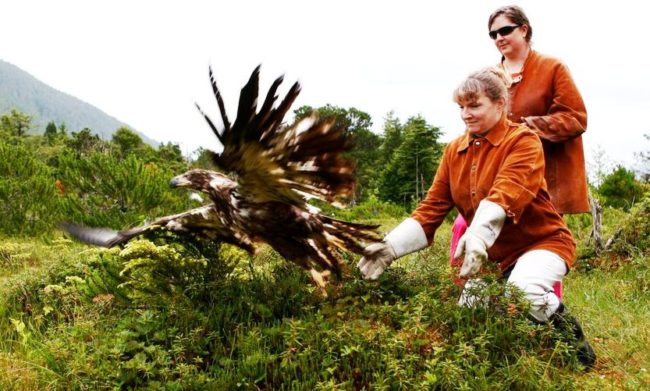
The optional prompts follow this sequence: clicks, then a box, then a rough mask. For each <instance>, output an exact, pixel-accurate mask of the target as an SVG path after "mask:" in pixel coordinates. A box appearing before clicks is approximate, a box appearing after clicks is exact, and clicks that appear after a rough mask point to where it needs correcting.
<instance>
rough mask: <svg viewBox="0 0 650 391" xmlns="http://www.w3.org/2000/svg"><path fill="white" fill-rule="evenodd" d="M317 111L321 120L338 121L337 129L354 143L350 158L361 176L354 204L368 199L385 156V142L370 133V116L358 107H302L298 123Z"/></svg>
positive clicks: (297, 118) (298, 115) (297, 110)
mask: <svg viewBox="0 0 650 391" xmlns="http://www.w3.org/2000/svg"><path fill="white" fill-rule="evenodd" d="M313 111H316V112H317V113H318V115H319V116H320V118H335V121H336V122H335V126H342V127H343V128H345V131H346V132H347V133H348V135H349V137H350V140H351V144H352V149H351V150H350V151H349V152H348V153H346V156H347V157H348V158H349V159H351V160H352V161H353V162H354V163H355V165H356V175H357V189H356V194H355V199H353V200H352V202H353V203H356V202H358V201H360V200H362V199H365V198H367V197H368V196H369V195H370V194H372V191H373V190H374V188H375V187H376V182H377V179H378V176H377V170H376V167H377V164H378V163H379V160H380V157H381V154H380V151H379V149H380V146H381V141H382V140H381V137H380V136H378V135H376V134H374V133H373V132H372V131H371V130H370V129H371V127H372V119H371V117H370V114H368V113H366V112H363V111H361V110H358V109H356V108H354V107H351V108H349V109H344V108H342V107H337V106H332V105H330V104H328V105H326V106H323V107H319V108H317V109H314V108H312V107H311V106H302V107H300V108H298V109H296V110H295V111H294V114H295V120H296V121H298V120H300V119H302V118H304V117H306V116H308V115H309V114H310V113H312V112H313Z"/></svg>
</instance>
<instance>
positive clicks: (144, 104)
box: [0, 0, 650, 167]
mask: <svg viewBox="0 0 650 391" xmlns="http://www.w3.org/2000/svg"><path fill="white" fill-rule="evenodd" d="M509 3H510V2H508V1H505V2H504V1H492V0H489V1H478V0H476V1H470V0H449V1H408V0H400V1H352V0H348V1H340V0H329V1H306V0H303V1H291V0H273V1H264V0H248V1H246V0H238V1H214V0H213V1H198V0H197V1H192V0H185V1H182V2H181V1H162V0H158V1H148V0H146V1H145V0H139V1H135V0H130V1H126V0H112V1H88V0H79V1H77V0H57V1H51V0H41V1H37V0H20V1H17V0H13V1H2V3H0V4H1V5H0V11H1V12H2V16H3V17H2V23H0V37H1V38H0V58H1V59H3V60H5V61H8V62H10V63H12V64H14V65H16V66H18V67H20V68H22V69H23V70H25V71H27V72H29V73H30V74H32V75H33V76H35V77H36V78H38V79H40V80H42V81H43V82H45V83H47V84H49V85H50V86H52V87H54V88H56V89H58V90H60V91H63V92H66V93H68V94H71V95H73V96H75V97H77V98H80V99H82V100H84V101H86V102H89V103H91V104H93V105H95V106H97V107H98V108H100V109H101V110H103V111H105V112H106V113H108V114H110V115H112V116H114V117H116V118H117V119H119V120H120V121H123V122H126V123H128V124H129V125H130V126H132V127H133V128H135V129H137V130H139V131H141V132H143V133H145V134H146V135H147V136H149V137H151V138H153V139H155V140H158V141H162V142H167V141H172V142H175V143H179V144H180V145H181V146H182V149H183V151H184V152H185V153H189V152H191V151H193V150H195V149H196V148H198V147H199V146H203V147H209V148H213V149H217V148H218V142H217V141H216V140H215V139H214V136H212V135H211V132H210V130H209V129H208V128H207V125H206V124H205V123H204V122H203V119H202V118H201V117H200V116H199V114H198V112H197V111H196V109H195V107H194V102H198V103H199V104H201V106H202V107H203V108H204V109H205V110H206V111H208V112H211V113H215V115H216V113H217V108H216V104H215V103H214V99H213V97H212V95H211V89H210V86H209V80H208V65H210V64H211V65H212V67H213V69H214V70H215V74H216V78H217V82H218V84H219V86H220V87H221V90H222V94H223V96H224V100H225V102H226V107H227V109H228V111H229V112H230V113H231V115H230V116H231V117H234V116H235V110H236V104H237V100H238V97H239V89H240V88H241V86H242V85H243V84H244V83H245V82H246V81H247V79H248V76H249V74H250V72H251V71H252V70H253V68H254V67H255V66H256V65H258V64H262V88H267V87H268V86H269V85H270V83H271V81H272V80H273V79H274V78H275V77H277V76H279V75H281V74H284V75H285V89H284V90H283V91H286V89H287V88H288V86H289V85H290V84H291V83H292V82H293V81H295V80H298V81H300V82H301V84H302V88H303V89H302V93H301V95H300V97H299V99H298V100H297V102H296V104H295V106H294V108H297V107H299V106H301V105H305V104H307V105H311V106H314V107H318V106H322V105H325V104H328V103H330V104H333V105H336V106H341V107H344V108H349V107H356V108H358V109H360V110H362V111H365V112H367V113H369V114H370V115H371V116H372V118H373V122H374V127H373V130H375V131H377V132H381V129H382V124H383V121H384V117H385V116H386V114H387V113H388V112H389V111H391V110H392V111H394V112H395V114H396V116H397V117H398V118H400V120H402V121H405V120H406V119H407V118H408V117H410V116H413V115H417V114H421V115H423V116H424V117H425V118H426V119H427V121H428V122H429V123H430V124H432V125H434V126H438V127H440V128H441V129H442V131H443V132H444V136H443V141H449V140H451V139H452V138H453V137H455V136H457V135H459V134H460V133H462V131H463V124H462V122H461V120H460V116H459V111H458V107H457V105H455V104H454V103H453V102H452V100H451V94H452V91H453V89H454V88H455V87H456V85H458V83H460V81H462V79H463V78H464V77H465V76H466V75H467V74H468V73H469V72H471V71H474V70H476V69H479V68H481V67H484V66H487V65H492V64H495V63H497V62H498V60H499V58H500V57H499V53H498V51H497V50H496V48H495V47H494V45H493V42H492V40H490V39H489V37H488V35H487V18H488V16H489V14H490V13H491V12H492V11H493V10H494V9H496V8H497V7H499V6H501V5H506V4H509ZM516 4H518V5H520V6H522V7H523V8H524V10H525V11H526V13H527V14H528V17H529V19H530V21H531V24H532V26H533V29H534V36H533V42H534V45H533V47H534V48H535V49H536V50H538V51H540V52H542V53H546V54H550V55H553V56H556V57H559V58H560V59H562V60H563V61H564V62H565V63H566V64H567V65H568V66H569V69H570V70H571V72H572V74H573V77H574V79H575V81H576V83H577V85H578V88H579V89H580V91H581V93H582V95H583V97H584V99H585V102H586V104H587V111H588V114H589V119H588V121H589V126H588V130H587V133H586V134H585V135H584V141H585V152H586V154H587V159H588V162H589V163H593V162H594V154H595V151H597V150H599V149H601V150H603V151H604V152H605V154H606V157H607V159H608V161H610V162H611V163H617V162H620V163H623V164H625V165H626V166H628V167H631V166H633V164H634V153H635V152H639V151H648V150H650V142H649V141H647V140H645V139H644V137H643V135H644V134H650V121H649V120H648V119H647V118H646V114H650V58H649V57H650V56H649V55H648V54H649V52H650V50H649V49H648V46H650V44H649V43H648V41H649V39H648V38H650V32H649V31H648V25H649V24H650V23H649V22H648V15H649V12H648V11H650V6H649V5H647V4H648V3H646V2H644V1H630V0H618V1H589V2H583V1H568V0H563V1H555V0H545V1H532V0H531V1H519V2H517V3H516Z"/></svg>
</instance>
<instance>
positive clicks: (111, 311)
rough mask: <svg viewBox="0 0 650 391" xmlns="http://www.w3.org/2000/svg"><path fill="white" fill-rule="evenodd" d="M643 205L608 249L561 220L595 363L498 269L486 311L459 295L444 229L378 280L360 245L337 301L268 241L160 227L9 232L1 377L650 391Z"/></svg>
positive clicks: (79, 385)
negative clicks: (570, 240) (568, 233)
mask: <svg viewBox="0 0 650 391" xmlns="http://www.w3.org/2000/svg"><path fill="white" fill-rule="evenodd" d="M648 205H649V203H648V202H647V199H646V201H645V202H644V203H640V204H639V205H637V206H636V207H635V208H633V209H632V211H631V212H630V213H624V212H621V211H620V210H617V209H611V208H608V209H606V210H605V215H604V221H605V222H610V223H611V224H605V228H604V234H605V236H608V235H611V234H612V233H613V232H614V231H615V230H616V229H618V227H620V226H622V227H624V230H623V233H622V234H621V235H619V239H618V240H617V241H616V243H615V244H614V245H613V246H612V248H611V249H610V250H609V251H608V252H605V253H602V254H600V255H595V254H594V253H593V251H592V244H591V242H590V239H589V233H590V228H591V227H590V220H591V219H590V218H587V217H588V216H581V217H575V216H572V217H569V218H568V221H569V224H570V227H571V229H572V231H573V232H574V233H575V234H576V237H577V239H578V241H579V251H580V256H581V258H582V259H581V260H580V262H579V267H577V268H576V269H575V270H573V271H572V272H571V273H570V274H569V275H568V276H567V278H566V279H565V303H566V305H567V306H568V307H569V308H570V309H571V311H572V312H573V313H574V314H575V315H576V316H577V317H578V318H579V319H581V322H582V324H583V327H584V329H585V332H586V334H587V336H588V338H589V339H590V341H591V343H592V345H593V346H594V348H595V350H596V352H597V354H598V361H597V364H596V366H595V368H593V369H592V370H590V371H585V370H584V369H583V368H581V367H580V365H579V364H578V362H577V360H576V358H575V355H574V352H573V351H572V349H571V346H570V343H568V341H567V340H566V338H565V337H564V336H562V335H559V334H557V332H556V331H555V330H553V328H552V327H551V326H547V325H538V324H533V323H532V322H530V321H529V320H528V318H527V317H526V316H525V313H526V303H525V301H523V300H521V298H519V296H518V295H517V293H516V292H513V294H512V295H511V296H510V298H505V296H504V292H505V290H507V289H510V288H509V287H507V286H505V285H504V284H503V283H501V282H500V281H498V279H497V278H496V275H495V277H494V278H492V279H489V283H488V286H487V288H486V289H485V290H484V291H482V292H481V293H480V294H481V295H484V297H485V299H486V302H487V304H486V305H485V307H482V308H477V309H468V308H462V307H459V306H458V305H457V304H456V300H457V297H458V294H459V292H460V288H458V287H457V286H456V285H454V283H453V276H454V271H453V270H451V269H450V268H449V266H448V261H447V253H448V241H449V231H450V228H449V223H445V224H444V225H443V227H442V228H441V230H440V231H439V233H438V235H437V239H436V242H435V243H434V245H433V246H432V247H431V248H429V249H427V250H424V251H421V252H419V253H417V254H415V255H411V256H409V257H407V258H404V259H402V260H400V261H398V262H397V263H396V264H395V265H394V267H392V268H391V269H390V270H389V271H388V272H387V273H385V274H384V276H382V278H381V279H380V281H379V282H376V283H372V282H366V281H363V280H361V279H360V277H359V274H358V272H356V270H355V268H354V265H355V264H356V261H357V259H355V258H354V257H349V258H348V259H347V263H348V271H347V272H346V273H345V275H344V277H343V278H342V279H341V280H339V281H337V280H332V281H330V284H329V288H328V297H327V298H324V297H322V295H321V294H320V293H319V292H318V291H317V290H316V289H315V288H314V287H313V286H312V285H311V284H310V282H309V278H308V276H307V275H306V273H304V272H303V271H301V270H299V269H298V268H297V267H295V266H294V265H292V264H289V263H288V262H286V261H284V260H283V259H281V258H280V257H279V256H278V255H277V254H275V253H274V252H273V251H272V250H271V249H270V248H263V249H262V253H261V255H260V256H258V257H256V258H255V259H253V260H252V262H251V260H249V258H248V256H247V255H245V254H244V253H242V252H240V251H239V250H238V249H235V248H232V247H229V246H227V245H216V244H205V243H198V242H190V241H186V240H182V239H180V238H177V237H170V236H165V235H162V236H161V235H158V236H157V237H148V238H143V239H141V240H137V241H132V242H131V243H130V244H128V245H127V246H126V247H125V248H123V249H110V250H106V249H96V248H91V247H88V246H85V245H81V244H78V243H74V242H71V241H70V240H69V239H67V238H65V237H64V236H63V235H61V234H53V235H50V236H45V237H42V238H39V239H19V238H15V237H13V238H5V239H3V240H2V242H1V243H2V244H1V245H0V273H1V274H0V275H1V277H0V335H1V338H0V389H3V390H114V389H151V390H158V389H162V390H232V389H242V390H258V389H274V390H275V389H277V390H303V389H317V390H320V389H323V390H325V389H327V390H332V389H341V390H354V389H356V390H359V389H373V390H384V389H385V390H399V389H440V390H447V389H465V390H477V389H478V390H495V389H501V390H512V389H518V390H533V389H534V390H558V389H584V390H591V389H629V390H636V389H647V388H648V387H649V386H650V374H648V369H649V365H648V364H649V363H650V336H649V332H648V330H649V329H650V327H649V326H650V320H649V319H650V300H648V298H649V296H650V283H649V281H650V280H649V279H648V270H649V264H648V257H647V254H648V251H647V242H648V232H650V231H648V224H649V223H648V222H649V221H650V219H648V213H649V212H650V208H648ZM368 210H373V208H367V207H366V208H363V207H360V208H357V210H356V211H355V210H351V211H346V212H345V213H347V215H346V216H345V217H352V218H354V217H355V215H356V217H357V219H359V218H362V217H367V214H368V213H369V212H368ZM375 212H377V210H376V208H375ZM389 212H390V210H388V211H387V210H380V211H379V212H377V213H378V215H377V221H380V222H381V223H382V230H388V229H390V228H391V227H392V226H394V225H396V224H398V223H399V221H401V218H402V217H403V216H395V215H394V211H392V213H389Z"/></svg>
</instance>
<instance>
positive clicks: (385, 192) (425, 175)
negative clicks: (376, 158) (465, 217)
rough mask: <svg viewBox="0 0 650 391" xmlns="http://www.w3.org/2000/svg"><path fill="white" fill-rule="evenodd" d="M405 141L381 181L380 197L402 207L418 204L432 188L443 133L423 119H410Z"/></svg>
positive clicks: (405, 129) (383, 173) (397, 150)
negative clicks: (439, 140)
mask: <svg viewBox="0 0 650 391" xmlns="http://www.w3.org/2000/svg"><path fill="white" fill-rule="evenodd" d="M402 137H403V140H402V142H401V144H400V145H399V147H398V148H397V149H396V150H395V152H394V154H393V156H392V158H391V160H390V162H389V163H388V164H387V165H386V166H385V167H384V169H383V171H382V173H381V178H380V180H379V188H378V192H379V196H380V198H381V199H382V200H384V201H392V202H395V203H398V204H401V205H403V206H405V207H406V206H408V205H410V204H411V203H412V202H416V201H419V200H420V199H422V198H423V197H424V195H425V194H426V191H427V190H428V188H429V187H430V185H431V182H432V180H433V176H434V174H435V171H436V169H437V168H438V163H439V161H440V157H441V155H442V146H441V145H440V144H439V143H438V138H439V137H440V129H438V128H436V127H434V126H431V125H429V124H427V123H426V120H425V119H424V118H423V117H422V116H419V115H418V116H415V117H411V118H409V119H408V121H407V122H406V124H405V125H404V127H403V135H402Z"/></svg>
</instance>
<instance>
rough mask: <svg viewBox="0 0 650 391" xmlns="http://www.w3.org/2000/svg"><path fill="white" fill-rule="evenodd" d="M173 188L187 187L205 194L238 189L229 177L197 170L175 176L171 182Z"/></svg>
mask: <svg viewBox="0 0 650 391" xmlns="http://www.w3.org/2000/svg"><path fill="white" fill-rule="evenodd" d="M169 185H170V186H171V187H186V188H189V189H193V190H196V191H200V192H203V193H212V192H214V191H221V190H225V189H232V188H235V187H237V184H236V183H235V182H234V181H233V180H231V179H230V178H228V177H227V176H225V175H223V174H220V173H218V172H214V171H209V170H203V169H200V168H195V169H192V170H189V171H187V172H185V173H183V174H181V175H178V176H175V177H174V178H172V180H171V182H169Z"/></svg>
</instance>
